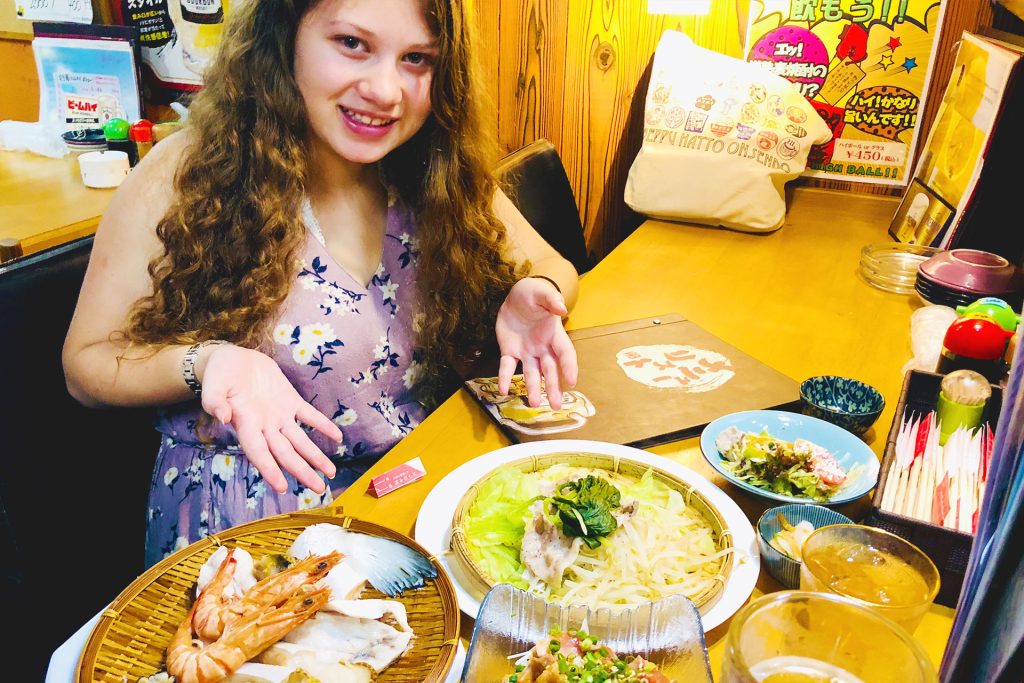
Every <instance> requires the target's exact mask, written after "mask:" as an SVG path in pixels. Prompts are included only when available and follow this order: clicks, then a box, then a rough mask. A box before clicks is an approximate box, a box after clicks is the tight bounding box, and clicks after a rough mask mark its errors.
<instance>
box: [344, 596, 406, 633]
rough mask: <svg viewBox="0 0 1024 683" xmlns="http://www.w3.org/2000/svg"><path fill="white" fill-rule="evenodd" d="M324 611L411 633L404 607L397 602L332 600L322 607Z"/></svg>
mask: <svg viewBox="0 0 1024 683" xmlns="http://www.w3.org/2000/svg"><path fill="white" fill-rule="evenodd" d="M324 609H325V610H327V611H329V612H337V613H338V614H342V615H344V616H346V617H357V618H359V619H374V620H376V621H383V622H384V623H385V624H388V625H389V626H394V627H395V628H397V629H398V630H399V631H410V632H411V631H412V627H410V626H409V619H408V617H406V613H405V605H403V604H402V603H400V602H398V601H397V600H334V599H332V600H331V601H330V602H328V603H327V605H325V606H324Z"/></svg>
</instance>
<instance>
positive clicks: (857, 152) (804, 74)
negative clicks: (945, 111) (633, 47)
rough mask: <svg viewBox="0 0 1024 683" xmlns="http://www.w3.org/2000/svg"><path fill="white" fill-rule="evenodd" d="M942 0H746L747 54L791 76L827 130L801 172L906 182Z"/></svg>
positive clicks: (772, 68)
mask: <svg viewBox="0 0 1024 683" xmlns="http://www.w3.org/2000/svg"><path fill="white" fill-rule="evenodd" d="M947 2H948V0H751V6H750V25H749V27H748V30H747V44H746V48H745V54H746V58H747V60H748V61H750V62H753V63H756V64H759V65H761V66H763V67H764V68H765V69H767V70H769V71H771V72H772V73H776V74H778V75H780V76H783V77H784V78H786V79H788V80H790V81H792V82H793V83H795V84H796V85H797V87H799V88H800V90H801V92H803V94H804V96H805V97H806V98H807V99H808V100H810V102H811V103H812V104H813V105H814V107H815V109H816V110H817V111H818V113H819V114H820V115H821V117H822V118H823V119H824V120H825V122H826V123H828V125H829V127H830V128H831V129H832V132H833V135H834V137H833V139H832V141H831V142H829V143H827V144H825V145H821V146H818V147H816V148H815V149H814V150H813V151H812V153H811V156H810V158H809V159H808V162H807V171H806V172H805V175H809V176H814V177H819V178H831V179H835V180H847V181H854V182H865V183H880V184H884V185H906V184H907V182H908V177H909V176H910V175H911V171H912V170H913V164H914V159H913V156H914V148H915V146H916V144H917V136H918V132H919V128H920V125H919V124H920V116H921V114H922V112H923V111H924V104H925V98H926V96H927V91H928V80H929V76H930V72H931V65H932V63H933V61H934V54H935V48H936V45H937V44H938V40H937V37H938V35H939V31H940V29H941V25H942V14H943V11H944V9H945V5H946V4H947Z"/></svg>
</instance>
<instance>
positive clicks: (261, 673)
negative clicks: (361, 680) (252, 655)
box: [221, 662, 324, 683]
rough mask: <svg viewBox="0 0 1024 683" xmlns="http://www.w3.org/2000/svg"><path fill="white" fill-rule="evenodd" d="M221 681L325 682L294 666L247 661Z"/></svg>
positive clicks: (258, 682) (249, 682) (255, 682)
mask: <svg viewBox="0 0 1024 683" xmlns="http://www.w3.org/2000/svg"><path fill="white" fill-rule="evenodd" d="M221 683H324V681H319V680H318V677H314V676H313V675H311V674H309V673H307V672H306V671H303V670H302V669H296V668H295V667H292V666H272V665H270V664H258V663H255V662H246V663H245V664H243V665H242V666H240V667H238V669H236V670H235V672H234V673H231V674H228V677H227V678H223V679H221Z"/></svg>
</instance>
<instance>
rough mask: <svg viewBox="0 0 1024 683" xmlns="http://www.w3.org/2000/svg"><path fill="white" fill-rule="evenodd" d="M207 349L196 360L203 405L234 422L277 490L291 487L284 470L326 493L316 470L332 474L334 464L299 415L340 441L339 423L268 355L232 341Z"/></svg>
mask: <svg viewBox="0 0 1024 683" xmlns="http://www.w3.org/2000/svg"><path fill="white" fill-rule="evenodd" d="M204 350H205V351H206V354H203V353H202V352H200V357H199V358H198V359H197V363H196V376H197V377H198V379H199V380H200V382H201V383H202V386H203V393H202V403H203V410H205V411H206V412H207V413H209V414H210V415H212V416H213V417H214V418H216V419H217V420H219V421H220V422H221V423H222V424H228V423H230V424H231V426H232V427H234V429H235V433H236V434H237V435H238V445H239V446H240V447H241V449H242V451H243V452H244V453H245V455H246V457H247V458H249V461H250V462H251V463H252V464H253V466H254V467H255V468H256V469H257V470H258V471H259V473H260V475H262V476H263V479H264V480H265V481H266V482H267V484H269V485H270V486H271V488H273V489H274V490H275V491H277V492H278V493H284V492H285V490H286V489H287V482H286V480H285V477H284V474H283V473H282V471H281V470H284V471H285V472H288V473H290V474H291V475H292V476H294V477H295V479H296V480H298V481H299V483H301V484H303V485H304V486H306V487H308V488H310V489H312V490H313V491H315V492H316V493H323V492H324V490H325V488H326V485H325V484H324V480H323V479H322V478H321V477H320V475H319V474H318V473H317V471H319V472H322V473H323V474H325V475H327V476H328V477H333V476H334V474H335V467H334V464H333V463H331V461H330V459H328V457H327V456H326V455H324V453H323V451H321V450H320V449H319V448H318V447H317V446H316V444H314V443H313V441H312V440H311V439H310V438H309V436H307V435H306V432H305V431H303V429H302V427H300V426H299V425H298V424H297V422H296V420H298V421H299V422H302V423H304V424H307V425H309V426H310V427H313V428H314V429H316V430H317V431H319V432H320V433H322V434H323V435H324V436H326V437H327V438H329V439H333V440H334V441H338V442H340V441H341V440H342V438H343V437H342V434H341V430H340V429H339V428H338V426H337V425H336V424H334V422H332V421H331V420H330V418H328V417H327V416H326V415H324V414H323V413H321V412H320V411H319V410H317V409H316V408H314V407H313V406H312V405H310V404H309V403H307V402H306V401H304V400H303V399H302V397H301V396H299V394H298V392H297V391H295V388H294V387H293V386H292V385H291V382H289V381H288V379H287V378H286V377H285V376H284V373H283V372H281V368H279V367H278V365H277V363H275V362H274V361H273V359H271V358H270V357H269V356H267V355H266V354H263V353H260V352H259V351H254V350H252V349H246V348H242V347H240V346H235V345H233V344H220V345H214V346H207V347H206V349H204ZM203 355H205V356H206V357H205V358H203Z"/></svg>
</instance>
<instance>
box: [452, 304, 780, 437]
mask: <svg viewBox="0 0 1024 683" xmlns="http://www.w3.org/2000/svg"><path fill="white" fill-rule="evenodd" d="M569 337H570V338H571V339H572V340H573V344H574V345H575V347H576V354H577V358H578V360H579V382H578V383H577V385H576V386H575V387H573V388H572V389H568V390H566V391H564V396H563V401H562V407H561V408H560V409H559V410H557V411H555V410H552V409H551V407H550V405H549V404H548V402H547V398H546V396H545V397H544V398H543V400H542V402H541V406H540V407H539V408H532V407H530V406H529V404H528V403H527V399H526V387H525V384H524V382H523V380H522V375H517V376H516V377H515V378H514V381H513V384H512V388H511V390H510V391H509V395H508V396H501V395H500V393H499V392H498V387H497V378H496V377H478V378H475V379H471V380H468V381H467V382H466V383H465V388H466V390H467V391H468V392H469V393H470V394H471V395H472V396H473V397H474V398H475V399H476V400H477V402H479V403H480V404H481V406H482V407H483V408H484V409H485V410H486V411H487V413H488V414H489V415H490V416H491V418H492V419H494V420H495V422H497V423H498V425H499V426H500V427H501V428H502V430H503V431H504V432H505V434H506V435H507V436H508V437H509V438H510V439H511V440H512V441H514V442H517V443H520V442H526V441H540V440H544V439H591V440H597V441H607V442H611V443H619V444H624V445H627V446H636V447H640V448H646V447H649V446H653V445H656V444H660V443H666V442H669V441H676V440H679V439H682V438H686V437H690V436H694V435H696V434H698V433H700V431H701V429H703V428H704V427H705V426H706V425H707V424H708V423H709V422H711V421H712V420H714V419H716V418H718V417H721V416H722V415H725V414H728V413H732V412H736V411H740V410H758V409H769V408H785V407H791V408H794V409H795V408H796V406H797V405H798V404H799V398H800V392H799V385H798V384H797V382H796V381H794V380H793V379H791V378H789V377H787V376H785V375H783V374H782V373H780V372H779V371H777V370H775V369H773V368H771V367H769V366H768V365H765V364H764V363H762V362H761V361H759V360H757V359H756V358H754V357H752V356H750V355H748V354H746V353H744V352H743V351H741V350H739V349H737V348H736V347H734V346H732V345H730V344H728V343H726V342H724V341H722V340H721V339H719V338H718V337H715V336H714V335H712V334H711V333H709V332H708V331H707V330H705V329H703V328H702V327H700V326H699V325H697V324H696V323H694V322H691V321H689V320H686V319H684V318H683V317H682V316H681V315H679V314H674V313H673V314H668V315H662V316H658V317H655V318H643V319H639V320H632V321H629V322H624V323H616V324H612V325H602V326H599V327H590V328H583V329H578V330H573V331H571V332H570V333H569Z"/></svg>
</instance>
